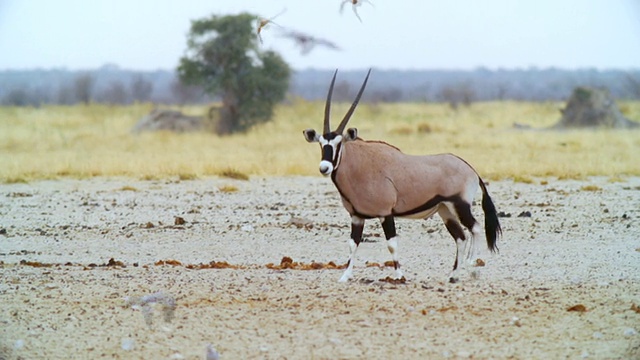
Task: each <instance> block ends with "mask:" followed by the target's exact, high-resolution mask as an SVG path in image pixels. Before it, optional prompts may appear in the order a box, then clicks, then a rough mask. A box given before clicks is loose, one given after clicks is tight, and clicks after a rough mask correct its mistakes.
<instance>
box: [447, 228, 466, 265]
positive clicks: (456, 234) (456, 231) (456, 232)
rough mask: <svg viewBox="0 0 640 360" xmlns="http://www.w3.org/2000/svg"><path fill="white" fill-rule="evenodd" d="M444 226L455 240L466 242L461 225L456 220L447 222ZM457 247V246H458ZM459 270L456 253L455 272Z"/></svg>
mask: <svg viewBox="0 0 640 360" xmlns="http://www.w3.org/2000/svg"><path fill="white" fill-rule="evenodd" d="M444 225H445V226H446V227H447V230H449V234H451V236H452V237H453V240H454V241H456V243H457V241H458V239H462V240H466V238H465V236H464V230H462V227H461V226H460V224H459V223H458V222H457V221H455V220H447V221H446V222H445V223H444ZM456 246H457V245H456ZM457 268H458V253H456V260H455V261H454V262H453V270H454V271H455V270H456V269H457Z"/></svg>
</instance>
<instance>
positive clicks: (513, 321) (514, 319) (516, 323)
mask: <svg viewBox="0 0 640 360" xmlns="http://www.w3.org/2000/svg"><path fill="white" fill-rule="evenodd" d="M511 325H514V326H518V327H520V326H522V322H521V321H520V318H519V317H517V316H514V317H512V318H511Z"/></svg>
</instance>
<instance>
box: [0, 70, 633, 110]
mask: <svg viewBox="0 0 640 360" xmlns="http://www.w3.org/2000/svg"><path fill="white" fill-rule="evenodd" d="M365 72H366V70H365V69H363V70H358V71H341V72H340V73H339V75H338V78H337V80H336V84H335V89H334V95H333V97H334V99H335V100H336V101H351V100H352V99H353V97H354V96H355V92H356V91H357V89H358V88H359V87H360V84H361V83H362V80H363V79H364V76H365ZM332 73H333V71H332V70H314V69H309V70H300V71H296V72H295V73H294V75H293V77H292V80H291V84H290V86H289V93H290V97H291V98H295V97H299V98H303V99H307V100H318V99H324V98H325V97H326V91H327V87H328V85H329V81H330V79H331V76H332ZM577 86H591V87H600V88H602V87H604V88H607V89H609V91H610V92H611V94H612V95H613V97H614V98H616V99H629V100H640V69H639V70H628V71H624V70H606V71H601V70H595V69H583V70H561V69H555V68H549V69H538V68H529V69H524V70H489V69H485V68H478V69H476V70H473V71H453V70H376V69H374V71H373V73H372V75H371V79H370V81H369V84H368V85H367V91H366V93H365V95H364V96H363V101H369V102H399V101H426V102H448V103H450V104H451V105H452V106H457V105H459V104H470V103H472V102H474V101H489V100H521V101H548V100H566V99H567V98H568V97H569V96H570V95H571V92H572V91H573V89H574V88H575V87H577ZM213 100H215V99H212V98H210V97H209V96H207V95H206V94H205V93H204V91H203V90H202V89H201V88H198V87H193V86H185V85H183V84H181V83H180V81H179V80H178V78H177V76H176V74H175V72H174V71H172V70H157V71H132V70H126V69H121V68H119V67H118V66H117V65H105V66H103V67H101V68H99V69H96V70H89V71H71V70H66V69H52V70H20V71H18V70H7V71H0V103H1V104H3V105H17V106H37V105H40V104H68V105H72V104H78V103H89V102H97V103H107V104H129V103H133V102H154V103H162V104H200V103H207V102H210V101H213Z"/></svg>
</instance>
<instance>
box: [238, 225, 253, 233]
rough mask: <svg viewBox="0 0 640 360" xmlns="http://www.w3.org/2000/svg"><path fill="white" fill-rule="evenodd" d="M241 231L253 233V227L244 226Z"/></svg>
mask: <svg viewBox="0 0 640 360" xmlns="http://www.w3.org/2000/svg"><path fill="white" fill-rule="evenodd" d="M240 230H242V231H246V232H252V231H253V226H251V225H242V227H241V228H240Z"/></svg>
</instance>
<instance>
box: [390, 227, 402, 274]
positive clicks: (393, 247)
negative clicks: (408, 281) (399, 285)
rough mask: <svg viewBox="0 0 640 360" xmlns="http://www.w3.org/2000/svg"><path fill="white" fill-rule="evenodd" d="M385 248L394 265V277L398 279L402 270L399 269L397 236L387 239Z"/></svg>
mask: <svg viewBox="0 0 640 360" xmlns="http://www.w3.org/2000/svg"><path fill="white" fill-rule="evenodd" d="M387 248H388V249H389V252H390V253H391V258H392V259H393V264H394V266H395V267H396V278H397V279H400V278H402V276H403V273H402V270H400V263H399V262H398V237H397V236H394V237H392V238H391V239H389V240H387Z"/></svg>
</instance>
